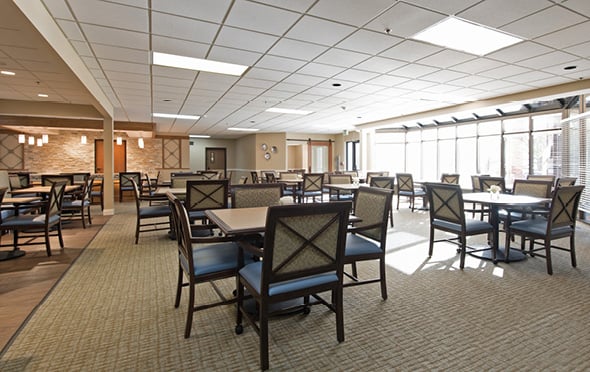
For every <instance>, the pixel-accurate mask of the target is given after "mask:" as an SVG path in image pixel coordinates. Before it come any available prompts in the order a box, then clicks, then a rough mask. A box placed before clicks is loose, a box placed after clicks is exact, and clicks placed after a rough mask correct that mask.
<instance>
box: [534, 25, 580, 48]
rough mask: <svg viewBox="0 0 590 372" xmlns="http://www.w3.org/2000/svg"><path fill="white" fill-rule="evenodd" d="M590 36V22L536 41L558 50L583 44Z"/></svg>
mask: <svg viewBox="0 0 590 372" xmlns="http://www.w3.org/2000/svg"><path fill="white" fill-rule="evenodd" d="M589 34H590V21H587V22H584V23H580V24H578V25H574V26H572V27H568V28H566V29H563V30H560V31H557V32H554V33H551V34H549V35H545V36H541V37H539V38H537V39H535V41H536V42H538V43H541V44H545V45H549V46H551V47H554V48H557V49H563V48H567V47H569V46H572V45H576V44H579V43H583V42H585V41H586V40H587V39H588V35H589Z"/></svg>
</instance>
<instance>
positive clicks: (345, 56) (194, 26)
mask: <svg viewBox="0 0 590 372" xmlns="http://www.w3.org/2000/svg"><path fill="white" fill-rule="evenodd" d="M41 3H42V4H43V5H44V6H45V7H46V9H47V10H48V11H49V13H50V14H51V15H52V17H53V18H54V19H55V22H56V23H57V24H58V26H59V27H60V29H61V30H62V31H63V33H64V35H65V36H66V38H67V39H68V40H69V42H70V43H71V45H72V46H73V47H74V49H75V50H76V51H77V53H78V54H79V55H80V57H81V59H82V60H83V62H84V63H85V65H86V67H87V68H88V69H89V71H90V72H91V73H92V75H93V76H94V78H95V79H96V81H97V82H98V84H99V86H100V87H101V88H102V90H103V91H104V93H105V94H106V96H107V97H108V98H109V100H110V101H111V103H112V105H113V107H114V108H115V120H119V121H134V122H150V121H153V122H155V123H156V124H157V132H158V133H161V134H210V135H212V136H218V137H228V136H229V137H231V136H232V135H235V133H231V132H228V131H227V127H234V126H237V127H245V128H258V129H260V130H261V131H266V132H279V131H280V132H304V133H339V132H342V130H344V129H353V128H354V126H355V125H358V124H363V123H367V122H372V121H377V120H382V119H385V118H390V117H396V116H400V115H406V114H411V113H415V112H421V111H426V110H431V109H436V108H441V107H446V106H450V105H455V104H457V103H463V102H470V101H474V100H481V99H486V98H491V97H497V96H501V95H508V94H512V93H517V92H522V91H527V90H532V89H536V88H542V87H547V86H553V85H557V84H562V83H568V82H574V81H577V80H579V79H586V78H587V77H588V75H589V71H590V1H588V0H553V1H549V0H517V1H513V0H483V1H478V0H445V1H440V0H412V1H409V0H408V1H392V0H362V1H361V0H298V1H293V0H291V1H289V0H260V1H249V0H234V1H232V0H112V1H102V0H41ZM449 15H453V16H457V17H460V18H463V19H466V20H469V21H473V22H476V23H479V24H482V25H486V26H489V27H494V28H498V29H500V30H503V31H506V32H509V33H512V34H514V35H516V36H520V37H522V38H524V39H525V41H524V42H521V43H519V44H516V45H514V46H511V47H508V48H505V49H502V50H500V51H497V52H494V53H491V54H488V55H486V56H483V57H482V56H477V55H472V54H468V53H464V52H459V51H454V50H449V49H444V48H441V47H438V46H435V45H430V44H427V43H423V42H419V41H415V40H413V39H411V36H412V35H414V34H416V33H417V32H418V31H421V30H422V29H424V28H426V27H428V26H430V25H432V24H434V23H436V22H438V21H440V20H442V19H444V18H445V17H447V16H449ZM0 17H1V19H0V20H1V21H2V25H0V29H2V32H1V33H0V68H2V69H11V70H14V71H15V72H17V75H16V76H14V77H5V76H2V77H1V78H0V79H1V80H0V99H19V100H49V101H56V102H64V103H87V102H89V98H88V94H87V93H86V91H85V90H84V89H81V84H80V83H79V82H76V81H72V79H71V78H70V77H69V76H68V74H67V73H65V72H64V71H63V68H64V66H61V65H60V63H59V61H58V62H56V61H54V60H52V59H50V58H49V57H48V56H47V55H51V54H52V53H51V51H46V50H38V49H36V48H33V47H27V44H26V40H27V34H32V31H31V30H29V31H27V28H30V27H32V26H30V25H29V26H28V27H25V26H26V25H24V23H26V22H22V20H19V19H18V17H7V16H6V15H5V16H0ZM14 18H17V19H14ZM386 29H388V30H389V33H387V32H385V30H386ZM15 40H17V41H18V42H17V43H15ZM150 51H158V52H165V53H171V54H179V55H186V56H191V57H199V58H207V59H212V60H217V61H223V62H231V63H238V64H245V65H249V66H251V67H250V68H249V69H248V71H247V72H246V73H245V74H244V75H243V76H242V77H233V76H226V75H219V74H212V73H204V72H200V73H199V72H195V71H188V70H181V69H174V68H166V67H161V66H152V65H151V64H150ZM51 57H52V58H53V57H54V56H52V55H51ZM569 65H575V66H577V68H576V69H574V70H564V67H565V66H569ZM37 82H38V83H37ZM334 83H340V84H341V86H340V87H334V86H333V85H332V84H334ZM40 89H42V90H44V91H45V92H48V94H49V95H50V97H49V98H45V99H42V98H39V97H37V96H36V94H37V92H38V91H39V90H40ZM274 106H280V107H285V108H292V109H304V110H311V111H313V113H312V114H309V115H306V116H294V115H287V114H274V113H267V112H264V110H265V109H267V108H269V107H274ZM153 112H162V113H173V114H176V113H178V114H190V115H201V118H200V119H199V120H198V121H193V120H173V119H159V118H152V117H151V113H153Z"/></svg>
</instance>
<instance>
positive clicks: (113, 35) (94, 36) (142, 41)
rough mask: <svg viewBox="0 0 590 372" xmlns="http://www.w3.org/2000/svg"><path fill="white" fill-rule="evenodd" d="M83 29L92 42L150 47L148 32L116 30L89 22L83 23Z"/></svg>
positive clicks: (142, 47)
mask: <svg viewBox="0 0 590 372" xmlns="http://www.w3.org/2000/svg"><path fill="white" fill-rule="evenodd" d="M82 30H83V31H84V34H85V35H86V37H87V38H88V41H89V42H91V43H101V44H106V45H116V46H121V47H127V48H139V49H145V50H148V49H149V36H148V34H145V33H141V32H134V31H126V30H116V29H113V28H108V27H101V26H95V25H89V24H82Z"/></svg>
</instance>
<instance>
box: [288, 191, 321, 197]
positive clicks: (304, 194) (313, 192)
mask: <svg viewBox="0 0 590 372" xmlns="http://www.w3.org/2000/svg"><path fill="white" fill-rule="evenodd" d="M295 195H298V196H321V195H322V192H321V191H319V190H318V191H305V192H304V191H303V190H297V191H295Z"/></svg>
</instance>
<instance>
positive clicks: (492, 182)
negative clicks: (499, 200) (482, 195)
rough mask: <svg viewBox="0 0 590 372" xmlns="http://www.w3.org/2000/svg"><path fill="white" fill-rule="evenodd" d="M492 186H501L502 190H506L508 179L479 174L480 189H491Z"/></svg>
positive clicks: (484, 190)
mask: <svg viewBox="0 0 590 372" xmlns="http://www.w3.org/2000/svg"><path fill="white" fill-rule="evenodd" d="M492 186H499V187H500V192H506V181H505V180H504V178H503V177H490V176H479V191H483V192H487V191H490V187H492Z"/></svg>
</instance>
